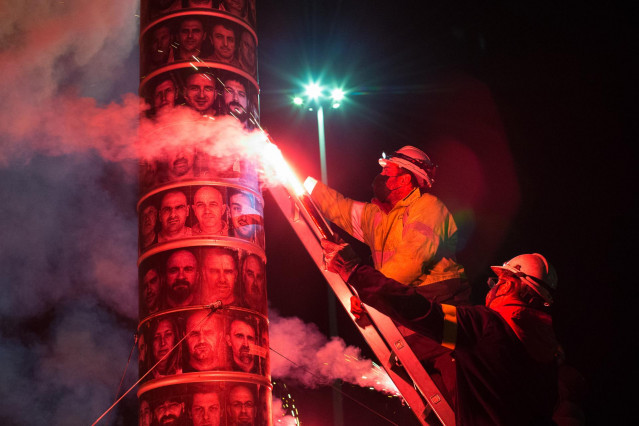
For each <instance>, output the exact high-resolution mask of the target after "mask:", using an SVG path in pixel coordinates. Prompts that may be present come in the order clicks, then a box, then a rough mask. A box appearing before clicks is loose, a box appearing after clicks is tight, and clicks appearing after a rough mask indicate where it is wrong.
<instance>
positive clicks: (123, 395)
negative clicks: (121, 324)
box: [91, 301, 399, 426]
mask: <svg viewBox="0 0 639 426" xmlns="http://www.w3.org/2000/svg"><path fill="white" fill-rule="evenodd" d="M220 307H222V303H221V302H220V301H218V302H216V303H213V304H212V305H208V306H207V308H209V309H210V312H209V313H208V314H207V315H206V316H205V317H204V318H202V319H201V320H200V322H198V323H197V324H195V325H194V326H193V327H192V328H191V330H193V329H195V328H197V327H198V326H200V324H202V323H203V322H204V321H206V319H207V318H209V317H210V316H211V315H212V314H213V313H214V312H215V311H216V310H218V309H219V308H220ZM191 330H186V332H185V333H184V337H182V338H181V339H180V340H179V341H178V342H177V343H176V344H175V345H173V347H172V348H171V349H170V350H169V351H168V352H167V353H166V354H165V355H164V356H163V357H162V358H160V360H159V361H158V362H156V363H155V364H154V365H153V366H152V367H151V368H149V370H148V371H147V372H146V373H144V375H143V376H142V377H140V378H139V379H138V380H137V381H136V382H135V383H134V384H133V385H131V387H129V389H127V391H126V392H124V393H123V394H122V396H120V398H118V399H117V400H116V401H115V402H114V403H113V404H112V405H111V406H110V407H109V408H107V409H106V411H105V412H104V413H102V415H101V416H100V417H98V418H97V419H96V420H95V421H94V422H93V423H92V424H91V426H95V425H96V424H98V423H99V422H100V420H102V419H103V418H104V416H106V415H107V414H108V413H109V412H110V411H111V410H113V409H114V408H115V407H116V406H117V405H118V404H119V403H120V402H121V401H122V400H123V399H124V397H126V396H127V395H128V394H129V393H130V392H131V391H132V390H133V389H135V387H136V386H137V385H139V384H140V382H142V380H144V379H145V378H146V376H148V375H149V374H151V372H152V371H153V370H154V369H155V368H156V367H157V366H158V365H160V364H161V363H162V362H163V361H164V360H165V359H166V358H167V357H168V356H169V355H171V353H172V352H173V351H174V350H175V348H177V347H178V346H180V344H182V342H183V341H184V340H186V338H187V337H188V336H189V333H190V331H191ZM136 343H137V334H136V338H135V342H134V343H133V347H132V348H131V352H130V353H129V359H128V361H127V366H126V368H125V370H124V373H123V374H122V378H121V379H120V385H119V386H118V391H117V392H116V396H117V394H118V393H119V392H120V388H121V386H122V382H123V380H124V376H125V375H126V371H127V370H128V367H129V363H130V362H131V356H132V355H133V350H134V348H135V346H136ZM269 349H270V350H271V351H273V352H274V353H276V354H277V355H279V356H281V357H282V358H284V359H285V360H287V361H288V362H290V363H291V364H293V365H294V366H296V367H298V368H301V369H303V370H304V371H306V372H307V373H309V374H310V375H312V376H314V377H317V378H318V379H323V377H322V376H320V375H318V374H315V373H313V372H312V371H310V370H309V369H307V368H305V367H303V366H301V365H299V364H297V363H296V362H294V361H293V360H291V359H290V358H288V357H286V356H285V355H283V354H281V353H280V352H278V351H276V350H275V349H273V348H271V347H270V346H269ZM330 387H331V388H333V389H335V390H336V391H338V392H339V393H341V394H342V395H343V396H345V397H346V398H348V399H350V400H351V401H353V402H355V403H356V404H358V405H359V406H360V407H362V408H364V409H366V410H368V411H370V412H371V413H373V414H375V415H376V416H378V417H380V418H382V419H384V420H386V421H387V422H388V423H390V424H392V425H394V426H399V425H398V424H397V423H395V422H393V421H392V420H390V419H388V418H387V417H385V416H384V415H382V414H380V413H378V412H377V411H375V410H373V409H372V408H370V407H368V406H367V405H366V404H364V403H363V402H360V401H358V400H357V399H355V398H354V397H352V396H351V395H349V394H347V393H345V392H344V391H342V390H341V389H340V388H338V387H337V386H335V385H330Z"/></svg>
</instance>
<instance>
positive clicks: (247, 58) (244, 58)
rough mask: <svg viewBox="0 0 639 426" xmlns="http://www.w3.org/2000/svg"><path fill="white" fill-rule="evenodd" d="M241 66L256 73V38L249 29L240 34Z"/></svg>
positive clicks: (250, 72)
mask: <svg viewBox="0 0 639 426" xmlns="http://www.w3.org/2000/svg"><path fill="white" fill-rule="evenodd" d="M239 61H240V67H241V68H242V69H243V70H244V71H246V72H247V73H249V74H251V75H253V76H254V75H255V73H256V71H257V70H256V62H255V39H253V36H252V35H251V33H249V32H248V31H244V32H243V33H242V35H241V36H240V46H239Z"/></svg>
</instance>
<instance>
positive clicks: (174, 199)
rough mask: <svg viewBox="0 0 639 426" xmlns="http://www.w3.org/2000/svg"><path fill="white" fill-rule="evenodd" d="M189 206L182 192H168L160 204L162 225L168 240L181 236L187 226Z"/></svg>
mask: <svg viewBox="0 0 639 426" xmlns="http://www.w3.org/2000/svg"><path fill="white" fill-rule="evenodd" d="M188 215H189V206H188V204H187V200H186V195H184V193H183V192H182V191H170V192H167V193H166V194H165V195H164V197H163V198H162V202H161V203H160V214H159V217H160V224H161V226H162V233H163V236H164V237H165V238H166V239H171V238H172V237H174V236H180V235H181V234H182V231H183V229H184V227H185V225H186V218H187V216H188Z"/></svg>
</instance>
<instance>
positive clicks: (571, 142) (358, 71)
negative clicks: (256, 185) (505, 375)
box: [258, 1, 637, 425]
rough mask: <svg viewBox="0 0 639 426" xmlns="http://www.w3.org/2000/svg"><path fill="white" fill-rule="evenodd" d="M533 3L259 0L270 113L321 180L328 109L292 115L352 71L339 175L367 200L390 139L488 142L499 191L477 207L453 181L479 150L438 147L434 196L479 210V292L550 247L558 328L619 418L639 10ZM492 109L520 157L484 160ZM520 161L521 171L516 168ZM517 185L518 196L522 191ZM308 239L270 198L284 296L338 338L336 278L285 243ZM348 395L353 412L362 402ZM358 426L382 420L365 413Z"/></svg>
mask: <svg viewBox="0 0 639 426" xmlns="http://www.w3.org/2000/svg"><path fill="white" fill-rule="evenodd" d="M410 3H413V2H410ZM525 3H527V4H521V2H515V3H513V2H503V3H502V2H474V5H473V6H468V5H467V4H466V3H465V2H414V3H413V4H410V5H407V4H406V2H403V3H402V4H401V5H400V4H398V5H397V7H395V5H393V4H391V3H389V2H380V1H367V2H355V1H344V2H339V1H322V2H319V1H314V2H299V1H282V2H277V7H276V8H271V7H272V6H271V5H269V4H267V3H266V2H261V4H259V6H258V17H259V19H258V22H259V24H258V34H259V38H260V45H259V60H260V86H261V91H262V95H261V108H262V124H263V126H264V127H265V128H266V129H267V130H268V131H269V132H270V133H271V135H272V136H273V137H274V139H275V140H276V141H278V143H279V144H280V145H281V147H282V149H283V151H284V152H285V154H286V155H287V156H288V157H289V159H290V160H291V161H292V162H294V163H295V167H296V168H297V170H298V172H299V174H300V175H301V176H305V175H307V174H312V175H314V176H318V175H319V167H318V165H317V163H318V153H317V135H316V127H315V126H316V122H315V115H314V114H313V113H311V112H307V113H305V114H304V113H301V112H299V111H295V110H294V109H293V107H292V106H291V105H290V104H289V103H288V99H289V98H288V97H289V96H291V95H292V94H293V92H294V91H295V90H296V88H297V87H299V84H300V83H302V82H304V81H305V79H306V75H309V74H310V75H313V76H314V77H315V78H318V77H322V81H323V82H326V83H330V82H332V79H334V80H335V81H336V82H341V81H344V84H345V85H346V87H347V88H349V89H350V90H352V91H353V92H354V94H353V96H352V97H351V101H352V103H351V104H350V105H346V108H344V110H341V111H328V113H327V117H326V139H327V151H328V176H329V182H330V184H331V185H332V186H333V187H335V188H336V189H338V190H340V191H342V192H343V193H345V194H347V195H349V196H352V197H354V198H356V199H361V200H366V199H368V198H369V197H370V187H369V182H370V181H371V180H372V178H373V177H374V176H375V174H376V173H377V171H378V166H377V165H376V159H377V158H378V157H379V154H380V152H381V151H382V150H387V151H392V150H393V149H397V148H399V147H401V146H403V145H406V144H413V145H417V146H420V147H422V148H423V149H425V150H426V151H427V152H429V153H433V152H437V153H442V154H448V155H449V156H450V155H453V156H454V154H455V152H456V151H450V150H446V149H444V148H441V146H442V143H443V142H442V141H445V140H455V141H456V142H457V143H458V144H461V146H464V147H466V148H468V149H469V150H470V151H471V152H473V153H474V157H476V158H478V162H479V164H480V166H479V168H480V170H481V173H480V174H479V175H480V176H483V179H484V181H485V185H486V186H485V191H484V192H483V193H482V195H481V196H480V197H479V198H478V199H474V200H473V201H472V202H470V201H468V200H467V199H466V200H465V199H464V197H465V196H466V195H467V194H466V193H464V194H463V195H461V196H459V195H458V196H456V193H455V190H456V189H457V190H460V191H462V192H463V191H464V188H465V187H466V186H467V185H468V186H472V184H473V181H472V179H474V178H476V177H477V174H472V173H469V172H468V169H467V166H468V165H467V164H465V162H464V161H465V160H466V159H468V158H472V157H473V156H470V157H468V156H465V157H463V158H460V159H457V158H454V159H451V158H446V157H444V158H435V161H436V162H438V163H439V164H440V170H439V173H440V174H439V176H440V181H439V182H438V183H437V184H436V185H439V189H440V190H439V192H438V189H437V188H436V189H435V193H437V194H438V195H440V196H441V198H443V199H444V201H445V202H446V203H447V204H448V205H449V206H451V209H452V210H453V212H454V213H455V215H456V217H460V218H461V219H460V220H461V221H462V222H463V220H464V219H463V217H464V216H463V214H464V209H463V207H464V206H468V204H469V203H470V204H471V205H473V206H475V207H476V209H475V214H476V216H475V217H476V222H475V224H476V225H475V228H474V229H471V231H469V233H468V234H469V235H467V238H468V244H467V246H466V247H467V249H466V250H464V251H463V252H462V254H461V259H462V261H463V262H464V264H465V265H466V266H467V268H468V273H469V275H470V276H471V278H472V282H473V286H474V290H475V292H476V293H477V296H481V295H482V294H483V291H484V290H483V285H484V283H485V279H486V277H487V276H488V275H487V274H488V268H487V266H488V265H490V264H499V263H501V262H503V261H505V260H507V259H508V258H510V257H512V256H514V255H516V254H519V253H522V252H533V251H537V252H541V253H543V254H545V255H546V256H547V257H548V258H549V259H550V261H551V262H553V263H554V264H555V266H556V267H557V269H558V273H559V277H560V290H559V293H558V296H557V303H556V308H555V316H556V320H555V323H556V328H557V332H558V335H559V337H560V339H561V340H562V342H563V344H564V347H565V349H566V351H567V357H568V361H569V362H570V363H571V364H572V365H573V366H575V367H576V368H577V369H579V370H580V371H581V372H582V374H583V375H584V376H585V377H586V379H587V382H588V387H589V394H588V397H587V400H586V403H585V408H586V413H587V417H588V422H589V424H600V423H601V422H603V421H604V419H606V422H605V423H608V424H613V423H618V422H622V420H625V418H626V413H627V412H628V410H627V408H626V407H628V405H627V404H628V403H629V401H630V395H629V394H626V395H624V394H623V393H622V392H621V389H625V388H626V386H624V382H625V381H626V380H628V372H629V371H632V370H633V368H632V367H631V364H630V361H631V360H632V355H631V354H632V353H634V349H635V348H636V339H635V338H633V337H632V336H633V334H629V333H628V327H627V326H626V324H628V322H629V314H628V313H627V312H628V310H629V309H630V303H631V301H634V300H636V299H634V297H633V296H634V295H635V291H634V284H633V283H632V281H630V280H631V278H630V277H629V274H628V273H627V270H628V269H629V265H630V261H631V257H630V254H631V250H632V247H633V244H632V242H631V237H630V229H632V228H631V223H630V212H631V211H634V207H635V204H636V202H635V200H636V196H635V193H634V191H632V189H631V187H630V183H631V182H632V181H633V179H632V177H631V176H632V175H634V171H635V170H636V166H635V162H634V159H635V158H636V157H635V156H633V155H632V153H631V145H630V135H631V134H632V133H633V131H634V130H636V125H635V124H634V122H633V121H632V118H631V116H632V113H633V112H636V110H633V108H632V106H633V102H632V99H631V96H632V94H631V92H632V90H631V87H632V86H634V83H633V80H631V76H634V75H636V73H635V72H633V71H636V67H635V66H634V61H633V60H634V59H635V58H634V56H635V54H636V51H637V50H636V46H635V45H633V44H632V42H631V40H633V39H636V34H635V31H634V28H633V24H636V20H635V19H634V18H636V16H633V15H632V13H631V12H632V11H631V10H630V8H622V7H620V6H612V5H605V6H604V5H599V6H586V5H584V4H583V3H582V4H579V5H577V6H574V7H573V6H569V5H561V4H557V3H556V2H525ZM633 36H634V37H633ZM487 111H489V112H487ZM486 120H489V121H490V123H489V125H492V126H493V127H494V128H500V127H501V128H502V129H503V134H501V135H500V134H497V136H498V139H499V138H501V139H503V141H505V143H506V144H507V149H505V151H502V154H503V152H508V151H509V152H510V154H511V155H512V160H508V159H503V158H501V157H495V156H494V155H489V154H486V153H490V152H491V140H492V139H491V135H493V133H490V132H487V131H486V129H485V128H484V126H483V124H482V123H483V122H485V121H486ZM495 143H501V142H500V141H495ZM433 155H435V154H433ZM456 160H458V161H456ZM511 161H512V163H511ZM510 164H512V166H513V167H514V177H513V175H512V174H509V172H508V170H505V171H504V170H503V169H504V168H505V169H508V167H509V166H510ZM444 166H448V167H449V169H448V170H443V167H444ZM502 173H503V174H502ZM486 176H488V177H486ZM490 176H492V177H497V178H496V179H492V178H491V177H490ZM502 177H504V178H507V179H508V180H513V179H514V180H516V182H517V183H516V184H515V185H514V187H513V185H512V184H510V185H509V184H508V183H506V182H503V181H501V180H500V179H501V178H502ZM453 181H454V182H453ZM517 188H518V189H517ZM517 194H519V197H520V202H519V203H517V202H516V201H512V200H516V199H517ZM469 196H472V194H471V195H469ZM266 200H267V203H268V202H269V196H268V195H267V196H266ZM504 211H505V212H507V213H504ZM460 227H461V226H460ZM491 235H492V238H491ZM294 239H295V236H294V234H293V233H292V231H291V230H289V229H287V226H286V222H285V221H284V219H283V218H282V216H281V214H280V213H279V211H277V208H276V207H275V206H274V205H273V202H271V203H270V206H268V207H267V255H268V259H269V264H268V274H269V298H270V300H271V303H272V305H274V306H276V307H277V308H278V309H279V310H281V311H282V313H283V314H286V315H295V316H299V317H301V318H304V319H306V320H308V321H313V322H315V323H317V324H319V325H320V326H321V327H322V329H323V330H324V331H325V332H326V333H328V313H327V308H328V302H324V300H326V299H327V296H325V293H326V290H325V285H323V283H322V278H321V276H320V275H319V273H317V272H316V271H315V270H313V268H314V267H313V265H312V263H311V261H310V259H296V261H295V266H294V267H291V266H290V264H291V262H290V258H289V256H287V255H283V252H286V251H288V250H290V249H291V247H293V248H294V252H300V251H301V250H302V247H301V244H299V243H297V242H293V240H294ZM358 249H361V250H362V252H363V253H365V250H364V249H362V248H361V247H358ZM291 296H294V297H291ZM291 299H293V300H295V301H296V302H295V303H294V304H291V303H290V300H291ZM318 301H320V302H321V303H320V302H318ZM339 310H340V311H339V312H338V318H339V333H340V335H341V336H342V337H344V338H345V339H346V340H347V342H352V343H354V344H357V342H358V339H359V336H358V332H357V331H356V330H355V327H354V326H353V325H352V324H351V323H350V322H349V321H348V319H347V318H346V316H345V315H344V314H343V313H342V312H341V307H340V308H339ZM360 345H361V343H360ZM349 390H350V388H348V389H346V390H345V391H346V392H349ZM320 393H321V394H322V397H323V398H330V396H326V392H323V393H322V392H319V391H313V392H310V391H303V390H301V389H298V390H297V393H296V394H294V396H295V397H296V398H297V400H298V404H299V407H300V412H301V419H302V421H304V420H307V421H308V423H307V424H319V423H314V420H312V419H313V417H312V416H309V417H310V418H306V419H305V415H304V414H305V413H308V412H314V413H316V415H320V413H321V412H324V410H326V409H325V408H321V409H316V408H313V407H314V402H313V398H318V394H320ZM329 393H330V392H329ZM353 393H354V394H358V392H355V391H353ZM362 398H364V399H363V400H364V401H366V395H364V396H362ZM371 401H375V399H374V398H373V399H371ZM344 404H345V406H344V407H345V408H344V410H345V411H346V412H351V413H352V412H357V413H360V412H362V409H361V408H360V407H357V406H356V405H355V404H352V403H350V402H348V401H346V402H345V403H344ZM315 406H317V404H315ZM372 406H374V407H378V408H379V407H381V406H382V405H380V404H379V403H378V402H377V403H375V402H373V404H372ZM320 410H321V411H320ZM387 412H388V413H392V409H391V410H390V411H387ZM358 415H360V416H363V415H365V414H358ZM388 415H389V416H392V414H388ZM615 420H618V422H617V421H615ZM346 424H380V425H381V424H385V422H383V421H381V420H368V421H366V422H353V420H352V418H351V420H348V421H347V422H346Z"/></svg>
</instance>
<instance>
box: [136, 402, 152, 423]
mask: <svg viewBox="0 0 639 426" xmlns="http://www.w3.org/2000/svg"><path fill="white" fill-rule="evenodd" d="M139 413H140V414H139V417H138V424H139V425H140V426H151V422H152V421H153V414H151V406H150V405H149V402H148V401H147V400H145V399H141V400H140V412H139Z"/></svg>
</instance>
